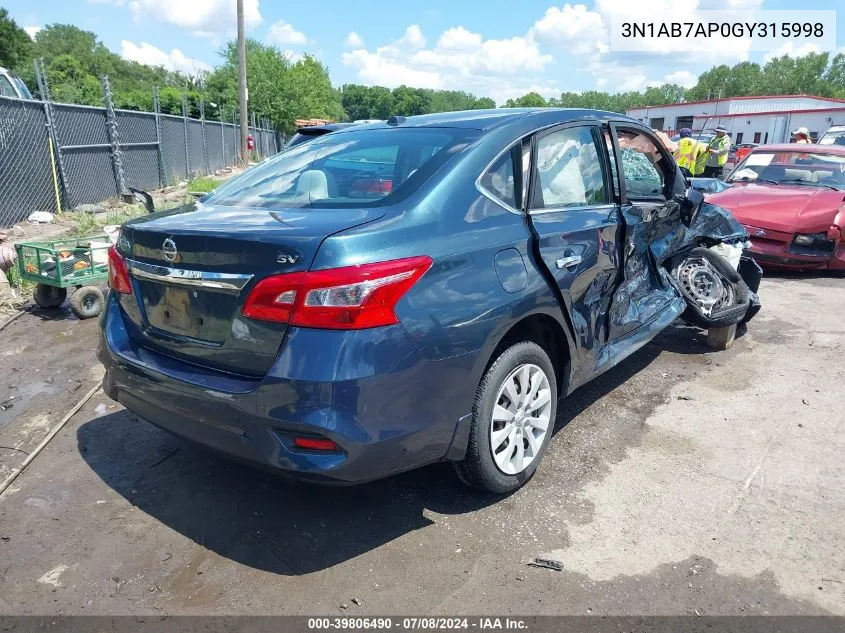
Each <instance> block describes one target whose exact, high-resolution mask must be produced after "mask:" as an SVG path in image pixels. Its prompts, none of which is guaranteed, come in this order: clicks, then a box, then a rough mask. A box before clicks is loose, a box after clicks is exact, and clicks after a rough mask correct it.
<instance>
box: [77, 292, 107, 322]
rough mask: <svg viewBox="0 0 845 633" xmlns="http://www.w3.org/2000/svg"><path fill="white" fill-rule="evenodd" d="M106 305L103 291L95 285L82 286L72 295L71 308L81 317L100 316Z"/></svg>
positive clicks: (91, 317)
mask: <svg viewBox="0 0 845 633" xmlns="http://www.w3.org/2000/svg"><path fill="white" fill-rule="evenodd" d="M105 305H106V300H105V298H104V297H103V293H102V291H101V290H100V289H99V288H96V287H94V286H82V287H81V288H79V289H77V290H76V292H74V293H73V294H72V295H71V296H70V309H71V310H73V313H74V314H75V315H76V316H78V317H79V318H80V319H93V318H94V317H96V316H99V315H100V313H101V312H102V311H103V307H104V306H105Z"/></svg>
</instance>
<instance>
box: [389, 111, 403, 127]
mask: <svg viewBox="0 0 845 633" xmlns="http://www.w3.org/2000/svg"><path fill="white" fill-rule="evenodd" d="M405 121H406V119H405V117H403V116H396V115H395V114H394V115H393V116H392V117H390V118H389V119H388V120H387V124H388V125H392V126H393V127H396V126H397V125H401V124H403V123H404V122H405Z"/></svg>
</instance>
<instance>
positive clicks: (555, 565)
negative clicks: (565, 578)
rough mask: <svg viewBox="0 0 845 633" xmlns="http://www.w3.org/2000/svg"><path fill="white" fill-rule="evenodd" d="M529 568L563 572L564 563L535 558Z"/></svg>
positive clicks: (551, 559)
mask: <svg viewBox="0 0 845 633" xmlns="http://www.w3.org/2000/svg"><path fill="white" fill-rule="evenodd" d="M528 566H529V567H541V568H543V569H552V570H554V571H563V563H562V562H561V561H559V560H554V559H553V558H539V557H538V558H535V559H534V560H533V561H531V562H530V563H528Z"/></svg>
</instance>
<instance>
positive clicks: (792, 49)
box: [763, 42, 821, 62]
mask: <svg viewBox="0 0 845 633" xmlns="http://www.w3.org/2000/svg"><path fill="white" fill-rule="evenodd" d="M819 52H821V51H820V50H819V47H818V46H816V45H815V44H812V43H808V44H804V46H795V45H794V44H793V43H792V42H784V43H783V45H781V46H780V47H778V48H776V49H775V50H773V51H769V52H768V53H766V56H765V57H764V58H763V61H766V62H770V61H772V60H773V59H775V58H777V57H783V56H784V55H787V56H789V57H793V58H797V57H806V56H807V55H809V54H810V53H819Z"/></svg>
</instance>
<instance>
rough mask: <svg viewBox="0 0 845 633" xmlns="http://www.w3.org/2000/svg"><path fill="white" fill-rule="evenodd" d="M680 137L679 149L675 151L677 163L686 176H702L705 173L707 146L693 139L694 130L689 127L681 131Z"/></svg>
mask: <svg viewBox="0 0 845 633" xmlns="http://www.w3.org/2000/svg"><path fill="white" fill-rule="evenodd" d="M680 136H681V139H680V140H679V141H678V149H677V150H675V162H677V163H678V167H680V168H681V172H682V173H683V174H684V175H685V176H699V175H701V174H702V173H703V172H704V163H705V162H706V156H707V146H706V145H705V144H704V143H699V142H698V141H696V140H695V139H694V138H692V130H690V129H689V128H688V127H685V128H682V129H681V131H680Z"/></svg>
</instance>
